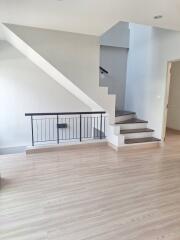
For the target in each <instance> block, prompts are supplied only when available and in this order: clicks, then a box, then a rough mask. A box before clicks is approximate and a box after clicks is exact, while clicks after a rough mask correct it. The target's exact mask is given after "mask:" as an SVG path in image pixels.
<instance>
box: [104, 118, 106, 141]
mask: <svg viewBox="0 0 180 240" xmlns="http://www.w3.org/2000/svg"><path fill="white" fill-rule="evenodd" d="M105 137H106V118H105V116H104V138H105Z"/></svg>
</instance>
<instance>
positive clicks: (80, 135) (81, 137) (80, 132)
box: [79, 114, 82, 142]
mask: <svg viewBox="0 0 180 240" xmlns="http://www.w3.org/2000/svg"><path fill="white" fill-rule="evenodd" d="M81 121H82V117H81V114H80V122H79V124H80V125H79V127H80V129H79V134H80V136H79V139H80V142H81V141H82V139H81V138H82V136H81V124H82V122H81Z"/></svg>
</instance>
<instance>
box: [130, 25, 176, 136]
mask: <svg viewBox="0 0 180 240" xmlns="http://www.w3.org/2000/svg"><path fill="white" fill-rule="evenodd" d="M130 32H131V34H130V51H129V57H128V71H127V83H126V108H127V109H129V110H132V111H135V112H137V115H138V116H139V117H140V118H142V119H145V120H148V121H149V126H150V127H151V128H153V129H155V136H157V137H159V138H161V137H162V135H163V123H164V107H165V93H166V74H167V63H168V61H171V60H177V59H180V32H176V31H170V30H164V29H160V28H154V27H150V26H143V25H138V24H131V25H130Z"/></svg>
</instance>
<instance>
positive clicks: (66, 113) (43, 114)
mask: <svg viewBox="0 0 180 240" xmlns="http://www.w3.org/2000/svg"><path fill="white" fill-rule="evenodd" d="M105 113H106V112H105V111H94V112H50V113H25V116H26V117H28V116H46V115H47V116H50V115H79V114H105Z"/></svg>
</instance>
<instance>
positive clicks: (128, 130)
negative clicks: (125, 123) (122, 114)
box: [120, 128, 154, 134]
mask: <svg viewBox="0 0 180 240" xmlns="http://www.w3.org/2000/svg"><path fill="white" fill-rule="evenodd" d="M144 132H154V130H153V129H149V128H139V129H127V130H121V131H120V133H121V134H128V133H144Z"/></svg>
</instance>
